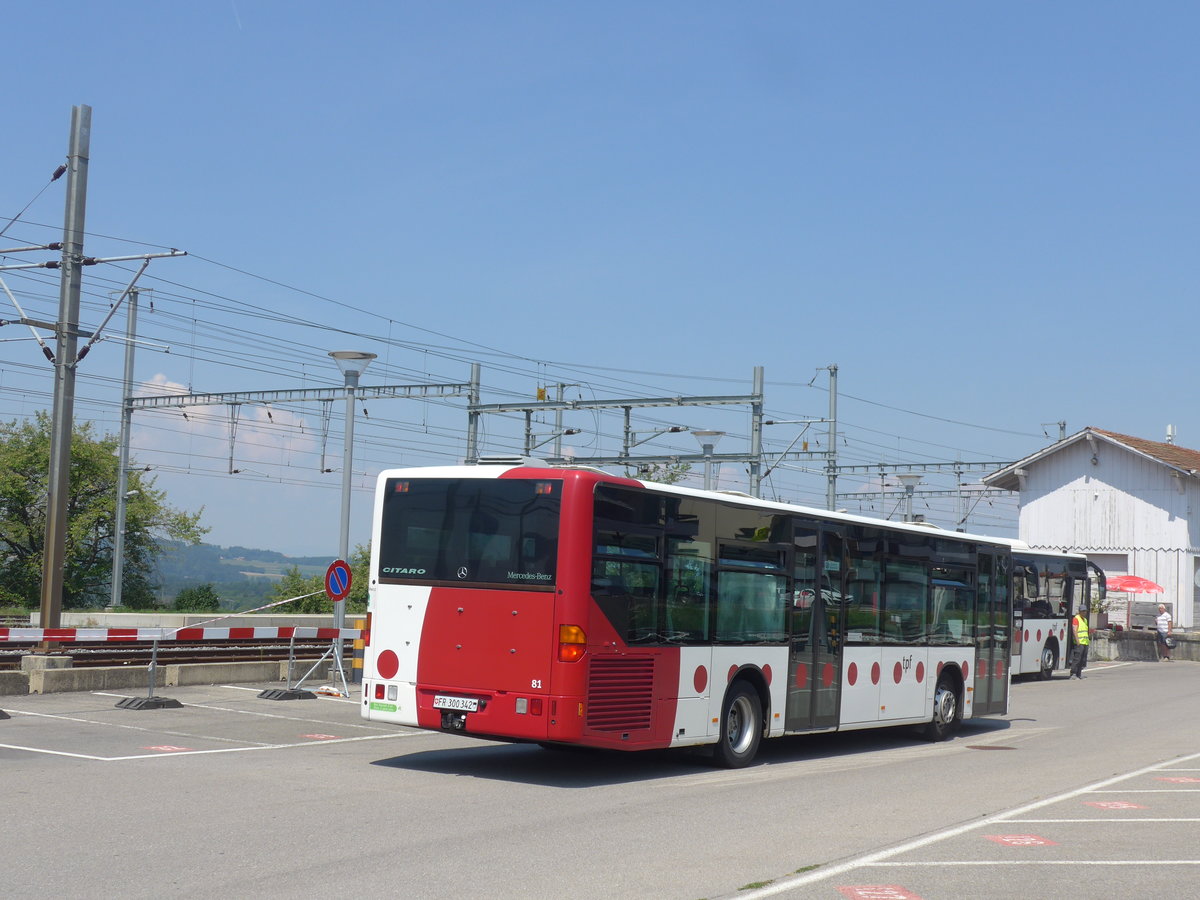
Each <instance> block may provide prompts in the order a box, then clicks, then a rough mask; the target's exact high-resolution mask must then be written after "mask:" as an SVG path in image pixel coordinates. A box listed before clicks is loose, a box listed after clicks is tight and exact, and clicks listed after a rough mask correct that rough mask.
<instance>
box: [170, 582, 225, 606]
mask: <svg viewBox="0 0 1200 900" xmlns="http://www.w3.org/2000/svg"><path fill="white" fill-rule="evenodd" d="M220 608H221V598H220V597H218V596H217V592H216V590H215V589H214V588H213V586H212V585H211V584H197V585H195V586H194V587H185V588H183V589H182V590H180V592H179V593H178V594H176V595H175V610H176V611H177V612H217V611H218V610H220Z"/></svg>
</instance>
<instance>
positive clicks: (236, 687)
mask: <svg viewBox="0 0 1200 900" xmlns="http://www.w3.org/2000/svg"><path fill="white" fill-rule="evenodd" d="M216 687H222V688H227V689H229V690H231V691H253V692H254V693H256V694H261V693H262V692H263V690H264V688H260V687H246V686H245V685H242V684H218V685H216ZM293 690H295V688H293ZM305 690H307V688H305ZM313 693H314V694H316V691H313ZM317 696H318V697H320V698H321V699H322V700H325V701H328V700H332V701H333V702H335V703H354V704H356V705H357V704H358V703H359V702H360V701H358V700H355V699H354V698H353V697H331V696H329V695H328V694H317Z"/></svg>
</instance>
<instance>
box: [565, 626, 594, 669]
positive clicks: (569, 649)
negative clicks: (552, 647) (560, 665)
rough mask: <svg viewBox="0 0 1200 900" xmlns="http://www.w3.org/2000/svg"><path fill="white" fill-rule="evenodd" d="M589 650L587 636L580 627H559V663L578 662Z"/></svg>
mask: <svg viewBox="0 0 1200 900" xmlns="http://www.w3.org/2000/svg"><path fill="white" fill-rule="evenodd" d="M586 650H587V635H586V634H584V633H583V629H582V628H580V627H579V626H578V625H559V626H558V661H559V662H578V661H579V660H581V659H583V654H584V652H585V651H586Z"/></svg>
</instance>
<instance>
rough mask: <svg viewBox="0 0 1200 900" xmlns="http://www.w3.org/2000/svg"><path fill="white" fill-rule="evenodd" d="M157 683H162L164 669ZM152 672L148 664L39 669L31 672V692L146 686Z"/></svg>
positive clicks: (158, 674) (160, 684) (46, 692)
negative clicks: (146, 665)
mask: <svg viewBox="0 0 1200 900" xmlns="http://www.w3.org/2000/svg"><path fill="white" fill-rule="evenodd" d="M156 675H157V677H156V678H155V681H154V684H155V686H156V687H162V686H163V683H164V682H163V670H162V669H161V668H160V669H159V670H158V672H157V673H156ZM149 685H150V674H149V673H148V672H147V671H146V668H145V666H112V667H109V666H100V667H96V668H90V669H39V670H36V671H33V672H30V673H29V693H31V694H59V693H64V692H68V691H111V690H130V689H135V690H137V689H140V690H146V689H147V688H148V687H149Z"/></svg>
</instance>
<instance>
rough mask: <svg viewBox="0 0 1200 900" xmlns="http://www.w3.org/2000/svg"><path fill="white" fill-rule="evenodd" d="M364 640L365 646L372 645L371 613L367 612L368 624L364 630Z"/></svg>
mask: <svg viewBox="0 0 1200 900" xmlns="http://www.w3.org/2000/svg"><path fill="white" fill-rule="evenodd" d="M362 642H363V646H364V647H370V646H371V613H369V612H368V613H367V625H366V627H365V628H364V629H363V632H362Z"/></svg>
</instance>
